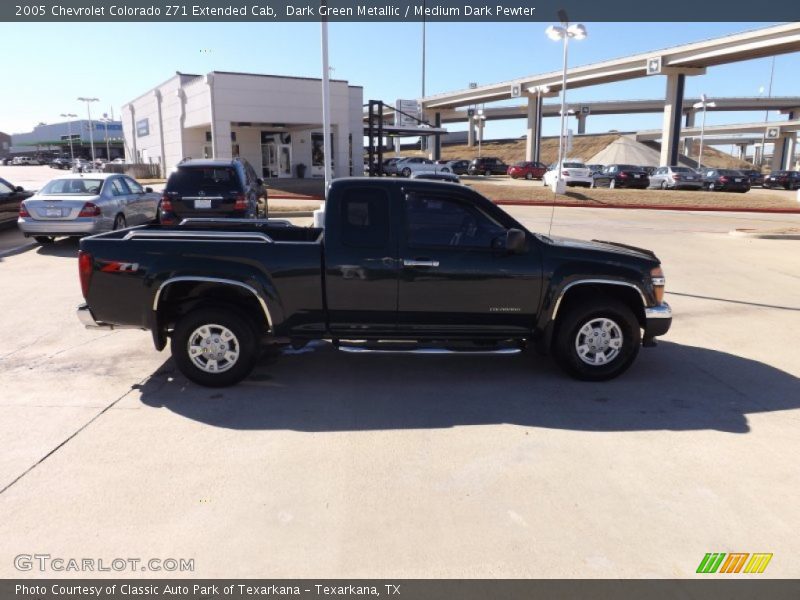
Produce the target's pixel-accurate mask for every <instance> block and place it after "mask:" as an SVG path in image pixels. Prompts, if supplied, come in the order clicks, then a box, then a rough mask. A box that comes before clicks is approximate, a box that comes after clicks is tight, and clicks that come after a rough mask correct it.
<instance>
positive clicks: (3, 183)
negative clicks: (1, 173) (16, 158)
mask: <svg viewBox="0 0 800 600" xmlns="http://www.w3.org/2000/svg"><path fill="white" fill-rule="evenodd" d="M31 196H33V192H31V191H25V190H24V189H23V188H22V187H21V186H18V185H13V184H12V183H11V182H10V181H8V180H6V179H3V178H2V177H0V227H2V226H4V225H9V224H13V223H14V222H16V220H17V216H18V215H19V205H20V202H22V201H23V200H25V199H27V198H30V197H31Z"/></svg>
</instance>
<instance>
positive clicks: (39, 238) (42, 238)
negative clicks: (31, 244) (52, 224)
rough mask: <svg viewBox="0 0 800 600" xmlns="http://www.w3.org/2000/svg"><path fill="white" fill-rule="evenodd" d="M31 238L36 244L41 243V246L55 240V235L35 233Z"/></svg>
mask: <svg viewBox="0 0 800 600" xmlns="http://www.w3.org/2000/svg"><path fill="white" fill-rule="evenodd" d="M33 239H34V240H36V243H37V244H41V245H42V246H47V245H48V244H52V243H53V242H55V241H56V238H55V236H53V235H35V236H33Z"/></svg>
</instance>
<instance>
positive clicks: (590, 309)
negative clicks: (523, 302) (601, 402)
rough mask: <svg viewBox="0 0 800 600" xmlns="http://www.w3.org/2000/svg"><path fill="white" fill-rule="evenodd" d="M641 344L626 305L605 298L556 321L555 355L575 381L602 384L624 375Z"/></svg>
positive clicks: (637, 325) (631, 312)
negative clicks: (599, 382)
mask: <svg viewBox="0 0 800 600" xmlns="http://www.w3.org/2000/svg"><path fill="white" fill-rule="evenodd" d="M640 345H641V332H640V330H639V322H638V321H637V319H636V316H635V315H634V314H633V311H632V310H631V309H630V308H629V307H628V306H626V305H625V304H623V303H621V302H619V301H617V300H614V299H612V298H606V299H601V300H599V301H598V302H597V303H596V304H594V305H590V306H586V305H583V306H575V307H573V308H571V309H570V310H569V311H567V312H566V313H565V314H564V316H563V317H561V318H560V319H559V321H558V324H557V328H556V334H555V339H554V355H555V358H556V361H557V362H558V364H559V366H560V367H561V368H562V369H564V370H565V371H566V372H567V373H569V374H570V375H572V376H573V377H575V378H576V379H582V380H584V381H604V380H607V379H613V378H614V377H617V376H618V375H621V374H622V373H623V372H625V371H626V370H627V369H628V367H630V366H631V364H633V361H634V359H635V358H636V355H637V354H638V353H639V346H640Z"/></svg>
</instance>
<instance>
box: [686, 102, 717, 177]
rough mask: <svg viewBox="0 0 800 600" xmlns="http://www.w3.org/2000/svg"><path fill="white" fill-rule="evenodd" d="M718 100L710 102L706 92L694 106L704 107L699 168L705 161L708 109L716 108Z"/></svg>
mask: <svg viewBox="0 0 800 600" xmlns="http://www.w3.org/2000/svg"><path fill="white" fill-rule="evenodd" d="M716 105H717V103H716V102H709V101H708V98H707V97H706V95H705V94H700V102H696V103H695V104H694V105H693V106H692V108H702V109H703V119H702V121H700V151H699V152H698V153H697V168H698V169H699V168H700V166H701V165H702V163H703V137H704V135H705V132H706V109H707V108H714V107H715V106H716Z"/></svg>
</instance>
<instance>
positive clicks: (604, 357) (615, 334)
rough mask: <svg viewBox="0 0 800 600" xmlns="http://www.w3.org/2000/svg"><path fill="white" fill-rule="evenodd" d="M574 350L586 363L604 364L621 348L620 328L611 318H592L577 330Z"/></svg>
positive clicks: (613, 357)
mask: <svg viewBox="0 0 800 600" xmlns="http://www.w3.org/2000/svg"><path fill="white" fill-rule="evenodd" d="M575 350H577V352H578V357H580V359H581V360H582V361H583V362H585V363H586V364H587V365H592V366H599V365H605V364H607V363H609V362H611V361H612V360H614V359H615V358H617V356H619V353H620V351H621V350H622V329H620V326H619V325H617V324H616V323H615V322H614V321H612V320H611V319H607V318H604V317H602V318H598V319H592V320H591V321H588V322H587V323H586V324H585V325H584V326H583V327H581V328H580V329H579V330H578V335H577V336H575Z"/></svg>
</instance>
